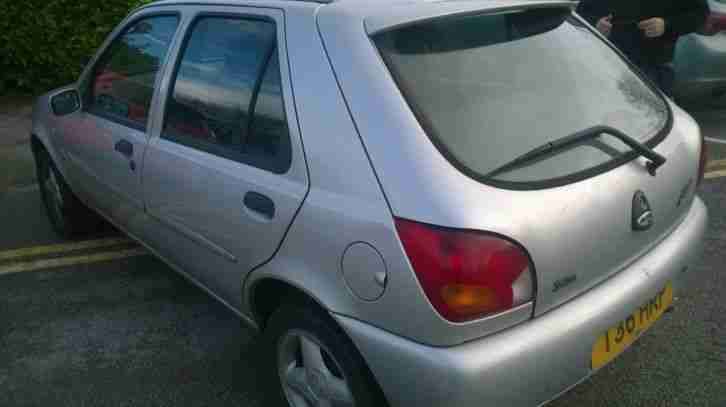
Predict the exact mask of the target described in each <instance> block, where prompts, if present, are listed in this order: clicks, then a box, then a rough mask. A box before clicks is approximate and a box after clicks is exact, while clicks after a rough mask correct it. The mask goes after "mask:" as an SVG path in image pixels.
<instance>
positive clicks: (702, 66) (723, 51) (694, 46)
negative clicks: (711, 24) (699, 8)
mask: <svg viewBox="0 0 726 407" xmlns="http://www.w3.org/2000/svg"><path fill="white" fill-rule="evenodd" d="M708 6H709V8H710V10H711V12H717V13H720V14H723V15H726V3H723V2H718V1H716V0H709V2H708ZM673 68H674V70H675V74H676V75H675V86H674V88H675V89H674V93H675V95H676V97H677V98H678V100H679V101H684V102H686V103H700V104H703V103H706V104H711V103H712V102H714V99H715V102H716V103H719V102H720V103H722V104H724V105H726V97H725V96H726V31H721V32H719V33H717V34H714V35H702V34H698V33H693V34H689V35H685V36H683V37H681V38H679V39H678V43H677V44H676V49H675V56H674V58H673Z"/></svg>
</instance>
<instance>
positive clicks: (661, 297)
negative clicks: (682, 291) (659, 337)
mask: <svg viewBox="0 0 726 407" xmlns="http://www.w3.org/2000/svg"><path fill="white" fill-rule="evenodd" d="M672 302H673V287H672V286H671V283H670V282H668V284H666V286H665V288H663V289H662V290H660V291H659V292H658V294H656V295H655V297H653V298H650V299H649V300H648V301H646V302H644V303H643V305H641V306H640V307H638V309H636V310H635V312H633V313H632V314H630V316H629V317H628V318H626V319H624V320H622V321H620V322H618V323H617V324H615V325H614V326H612V327H610V329H608V330H607V332H605V333H604V334H602V335H601V336H600V337H599V338H597V340H596V341H595V344H594V345H593V346H592V368H593V369H597V368H599V367H601V366H603V365H605V364H606V363H608V362H610V361H611V360H613V358H615V357H616V356H618V355H619V354H620V353H621V352H622V351H624V350H625V349H626V348H627V347H628V346H630V344H631V343H633V342H634V341H635V340H636V339H638V337H639V336H640V334H642V333H643V332H644V331H645V330H646V329H648V328H649V327H650V326H651V325H652V324H653V322H655V321H656V320H657V319H658V318H660V316H661V315H663V313H664V312H665V311H666V310H667V309H668V307H670V305H671V303H672Z"/></svg>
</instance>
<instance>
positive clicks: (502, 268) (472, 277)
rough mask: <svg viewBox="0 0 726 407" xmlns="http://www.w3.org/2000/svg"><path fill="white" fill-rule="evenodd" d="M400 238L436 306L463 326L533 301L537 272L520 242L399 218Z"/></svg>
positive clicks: (424, 287)
mask: <svg viewBox="0 0 726 407" xmlns="http://www.w3.org/2000/svg"><path fill="white" fill-rule="evenodd" d="M396 229H397V230H398V236H399V238H400V239H401V242H402V243H403V247H404V249H405V250H406V255H407V256H408V259H409V261H410V262H411V266H412V267H413V270H414V272H415V273H416V276H417V277H418V280H419V282H420V283H421V286H422V288H423V290H424V292H425V293H426V296H427V297H428V299H429V301H430V302H431V304H432V305H433V306H434V308H435V309H436V311H438V313H439V314H441V316H442V317H444V318H446V319H447V320H449V321H452V322H463V321H469V320H472V319H476V318H480V317H482V316H484V315H488V314H493V313H498V312H502V311H506V310H508V309H511V308H514V307H516V306H518V305H521V304H524V303H526V302H528V301H531V300H532V299H533V298H534V291H535V289H534V285H535V282H534V271H533V267H532V265H531V264H530V261H529V257H528V256H527V254H526V253H525V252H524V250H523V249H522V248H521V247H519V246H517V245H516V244H514V243H512V242H510V241H508V240H506V239H503V238H501V237H498V236H495V235H491V234H487V233H482V232H475V231H466V230H456V229H448V228H442V227H438V226H432V225H427V224H423V223H418V222H413V221H410V220H405V219H398V218H397V219H396Z"/></svg>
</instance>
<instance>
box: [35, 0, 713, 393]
mask: <svg viewBox="0 0 726 407" xmlns="http://www.w3.org/2000/svg"><path fill="white" fill-rule="evenodd" d="M572 4H573V3H571V2H565V1H559V0H481V1H478V0H467V1H459V0H451V1H448V0H445V1H428V0H339V1H333V2H319V3H318V2H311V1H285V0H259V1H254V0H249V1H246V0H245V1H243V0H227V1H224V2H217V1H215V0H212V1H202V0H189V1H187V0H168V1H160V2H155V3H152V4H151V5H149V6H146V7H143V8H141V9H138V10H135V11H134V12H133V13H132V14H131V15H130V16H129V17H128V18H127V19H126V20H125V21H124V22H123V23H122V24H121V25H119V27H118V28H117V29H116V30H115V31H114V32H113V33H112V34H111V36H110V37H109V39H108V40H107V41H106V43H105V44H104V45H103V46H102V48H101V50H100V51H99V52H98V54H97V55H96V56H95V57H94V58H93V59H92V61H91V63H90V64H89V65H88V66H87V67H86V68H85V70H84V72H83V74H82V75H81V77H80V79H79V80H78V82H77V83H75V84H73V85H72V86H69V87H65V88H62V89H59V90H56V91H54V92H51V93H49V94H48V95H45V96H43V97H41V98H40V99H39V100H38V102H37V105H36V106H35V110H34V117H33V135H32V140H33V143H32V145H33V150H34V153H35V156H36V160H37V165H38V177H39V183H40V185H41V186H42V188H41V191H42V197H43V199H44V201H45V204H46V206H47V209H48V214H49V216H50V219H51V221H52V223H53V224H54V226H55V227H56V229H57V230H58V231H59V232H60V233H62V234H64V235H66V236H74V235H77V234H78V233H82V232H83V229H84V228H85V227H87V226H88V225H89V224H91V223H92V222H91V220H92V219H93V215H92V213H98V214H101V215H102V216H103V217H104V218H106V219H107V220H108V221H110V222H112V223H113V224H115V225H117V226H118V227H119V228H120V229H122V230H124V231H125V232H126V233H128V234H129V235H130V236H132V237H133V238H135V239H137V240H138V241H139V242H141V243H142V244H144V245H145V246H146V247H148V248H149V250H150V251H152V252H153V253H155V254H156V255H157V256H158V257H160V258H162V259H164V260H165V261H166V262H167V263H169V264H170V265H171V266H172V267H173V268H175V269H176V270H178V271H179V272H180V273H182V274H183V275H185V276H186V277H188V278H189V279H190V280H192V281H193V282H195V283H196V284H198V285H199V286H200V287H202V288H204V289H205V290H206V291H208V292H209V293H210V294H211V295H213V296H214V297H216V298H217V299H219V300H220V301H222V302H223V303H225V304H226V305H227V306H229V308H231V309H232V310H234V311H235V312H236V313H238V314H239V315H240V317H241V318H242V319H243V320H244V321H245V322H247V323H249V325H250V326H252V327H254V328H256V329H258V330H260V331H261V332H262V333H263V335H264V337H265V341H263V342H264V343H265V353H264V355H263V363H262V366H261V370H260V373H261V374H265V375H267V378H268V379H269V380H264V382H265V383H270V384H271V386H272V388H271V389H269V390H268V394H269V396H270V397H272V398H273V399H276V400H277V401H279V402H280V403H281V405H289V406H292V407H303V406H308V407H309V406H319V407H327V406H382V405H386V404H388V405H390V406H419V407H426V406H430V407H438V406H464V407H469V406H472V407H473V406H477V407H481V406H514V407H518V406H535V405H539V404H542V403H545V402H547V401H549V400H551V399H553V398H555V397H556V396H557V395H558V394H560V393H562V392H564V391H566V390H567V389H568V388H570V387H571V386H573V385H575V384H576V383H578V382H580V381H582V380H583V379H585V378H586V377H588V376H589V375H591V374H593V373H594V372H595V371H597V370H598V369H600V368H601V367H602V366H604V365H605V364H607V363H608V362H609V361H611V360H612V359H613V358H614V357H616V356H617V355H618V354H620V353H621V352H622V351H623V350H625V349H626V348H627V347H628V346H629V345H630V344H631V343H632V342H633V341H635V340H636V339H637V338H638V337H639V335H641V333H642V332H644V331H645V330H646V329H647V328H648V327H650V326H651V324H653V323H654V322H655V321H656V320H657V319H658V318H660V317H661V316H662V314H663V313H664V312H665V311H666V310H668V309H669V308H670V307H671V306H672V305H673V302H674V300H675V298H676V296H677V295H678V293H679V290H681V289H682V286H683V281H684V278H685V276H686V275H687V274H688V273H689V267H690V265H691V264H692V263H693V261H694V259H695V258H696V256H698V253H699V249H700V246H701V240H702V237H703V234H704V231H705V228H706V222H707V211H706V208H705V206H704V204H703V202H702V201H701V200H700V199H699V198H698V197H697V196H696V190H697V186H698V185H699V183H700V180H701V178H702V174H703V165H704V156H705V155H704V151H703V141H702V138H701V134H700V131H699V128H698V126H697V124H696V123H695V122H694V121H693V120H692V119H691V118H690V117H689V116H688V115H687V114H686V113H684V112H683V111H682V110H681V109H679V108H678V107H677V106H676V105H674V104H673V103H671V102H670V101H668V100H667V99H666V98H665V97H664V96H663V95H662V94H661V93H660V92H659V91H658V90H657V89H654V88H652V87H650V85H649V84H648V82H645V81H643V78H641V77H640V76H639V74H638V71H637V70H634V69H633V67H632V66H631V65H629V64H628V62H626V61H625V60H624V59H623V58H622V56H621V55H620V54H619V53H617V52H616V51H615V50H614V49H612V47H611V46H610V45H609V44H608V43H607V42H606V41H605V40H604V39H603V38H602V37H601V36H600V35H598V34H597V33H596V32H595V31H594V30H593V28H592V27H591V26H589V25H587V24H586V23H585V22H584V21H583V20H582V19H580V18H579V17H578V16H576V15H575V14H574V13H573V12H572ZM88 208H92V210H89V209H88ZM663 340H667V338H663Z"/></svg>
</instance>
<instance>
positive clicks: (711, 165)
mask: <svg viewBox="0 0 726 407" xmlns="http://www.w3.org/2000/svg"><path fill="white" fill-rule="evenodd" d="M720 166H726V160H711V161H709V162H707V163H706V168H715V167H720Z"/></svg>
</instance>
